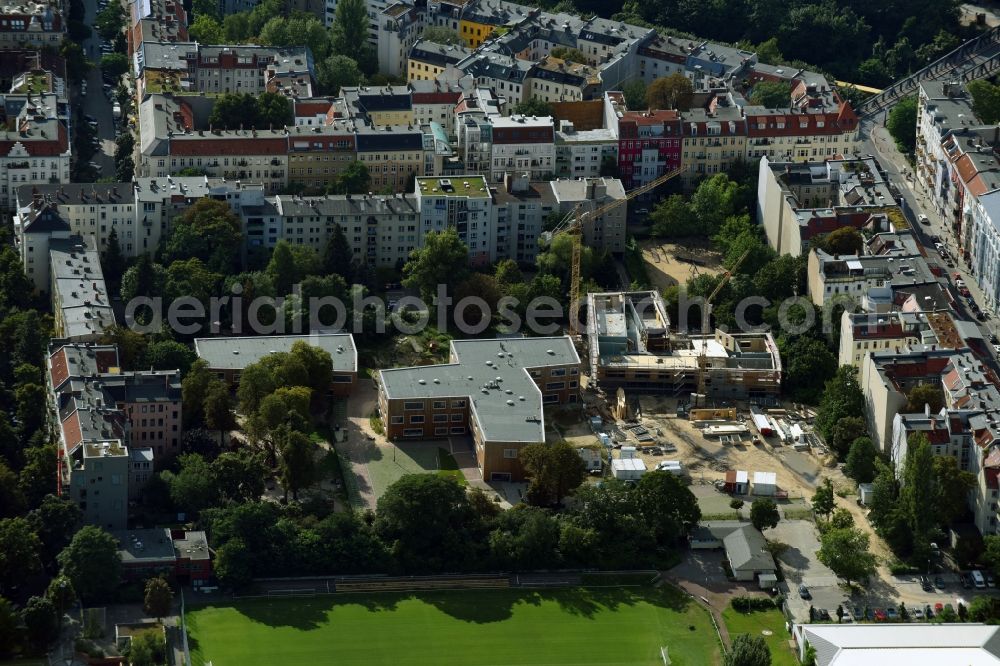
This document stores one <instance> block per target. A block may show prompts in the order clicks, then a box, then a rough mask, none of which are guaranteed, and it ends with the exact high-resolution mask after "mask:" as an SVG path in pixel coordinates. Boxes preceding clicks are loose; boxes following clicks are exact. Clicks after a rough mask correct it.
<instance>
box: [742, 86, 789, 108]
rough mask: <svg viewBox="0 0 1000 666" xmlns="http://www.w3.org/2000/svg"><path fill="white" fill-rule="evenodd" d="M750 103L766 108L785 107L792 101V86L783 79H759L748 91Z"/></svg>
mask: <svg viewBox="0 0 1000 666" xmlns="http://www.w3.org/2000/svg"><path fill="white" fill-rule="evenodd" d="M750 103H751V104H759V105H760V106H763V107H765V108H767V109H787V108H788V107H789V106H791V103H792V86H791V85H789V84H788V83H785V82H784V81H759V82H757V83H755V84H754V86H753V92H751V93H750Z"/></svg>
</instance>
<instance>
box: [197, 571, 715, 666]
mask: <svg viewBox="0 0 1000 666" xmlns="http://www.w3.org/2000/svg"><path fill="white" fill-rule="evenodd" d="M187 626H188V634H189V639H190V646H191V653H192V658H193V663H194V664H195V666H203V665H204V664H205V663H206V662H208V661H211V662H212V664H213V665H214V666H257V665H260V666H271V665H272V664H376V665H377V664H384V665H386V666H408V665H420V666H424V665H427V666H459V665H461V666H563V665H565V666H571V665H583V664H592V665H595V666H609V665H616V666H625V665H626V664H628V665H630V666H662V664H663V661H662V659H661V658H660V647H661V646H667V647H668V648H669V651H670V658H671V660H672V663H673V664H674V666H685V665H689V666H694V665H697V666H711V665H712V664H717V663H718V662H719V644H718V640H717V639H716V635H715V630H714V628H713V627H712V622H711V619H710V618H709V616H708V614H707V613H706V612H705V611H704V610H702V609H701V608H699V607H698V606H696V605H695V604H694V603H692V602H689V601H688V599H687V597H686V596H684V595H683V594H681V593H680V592H678V591H676V590H674V589H673V588H650V587H644V588H618V589H614V588H609V589H596V588H589V589H588V588H582V587H580V588H568V589H556V590H521V589H509V590H464V591H445V592H437V593H421V594H390V593H379V594H341V595H334V596H323V597H315V598H307V599H274V600H260V601H247V602H238V603H234V604H232V605H225V606H206V607H202V608H198V609H194V610H191V609H189V610H188V613H187Z"/></svg>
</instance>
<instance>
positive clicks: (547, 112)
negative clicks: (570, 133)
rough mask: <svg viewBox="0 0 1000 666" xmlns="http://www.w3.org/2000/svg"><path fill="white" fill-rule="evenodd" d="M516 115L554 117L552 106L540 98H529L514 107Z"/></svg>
mask: <svg viewBox="0 0 1000 666" xmlns="http://www.w3.org/2000/svg"><path fill="white" fill-rule="evenodd" d="M514 113H516V114H519V115H522V116H535V117H538V118H544V117H545V116H551V115H552V104H551V103H549V102H546V101H545V100H543V99H541V98H538V97H529V98H528V99H526V100H524V101H523V102H518V103H517V104H515V105H514Z"/></svg>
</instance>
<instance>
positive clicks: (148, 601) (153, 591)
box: [142, 576, 174, 620]
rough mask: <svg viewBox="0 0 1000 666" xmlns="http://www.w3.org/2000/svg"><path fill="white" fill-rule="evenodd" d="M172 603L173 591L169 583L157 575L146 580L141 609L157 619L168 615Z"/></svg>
mask: <svg viewBox="0 0 1000 666" xmlns="http://www.w3.org/2000/svg"><path fill="white" fill-rule="evenodd" d="M173 604H174V591H173V590H171V589H170V584H169V583H168V582H167V581H166V580H165V579H163V578H161V577H159V576H157V577H156V578H150V579H149V580H147V581H146V594H145V596H144V597H143V603H142V609H143V610H144V611H145V612H146V614H147V615H151V616H153V617H155V618H156V619H157V620H159V619H160V618H162V617H166V616H168V615H170V612H171V608H172V607H173Z"/></svg>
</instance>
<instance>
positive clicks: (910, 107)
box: [885, 97, 917, 153]
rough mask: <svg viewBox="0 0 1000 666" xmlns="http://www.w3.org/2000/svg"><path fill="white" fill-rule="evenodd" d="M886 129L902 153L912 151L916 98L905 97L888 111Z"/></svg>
mask: <svg viewBox="0 0 1000 666" xmlns="http://www.w3.org/2000/svg"><path fill="white" fill-rule="evenodd" d="M885 126H886V129H888V130H889V134H891V135H892V138H893V140H894V141H895V142H896V147H897V148H899V151H900V152H902V153H912V152H913V149H914V147H915V146H916V144H917V98H916V97H906V98H904V99H902V100H900V101H899V102H897V103H896V106H894V107H893V108H892V111H890V112H889V118H888V119H887V120H886V123H885Z"/></svg>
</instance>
